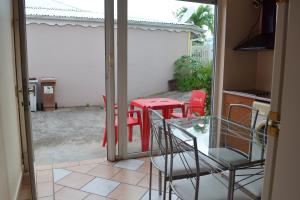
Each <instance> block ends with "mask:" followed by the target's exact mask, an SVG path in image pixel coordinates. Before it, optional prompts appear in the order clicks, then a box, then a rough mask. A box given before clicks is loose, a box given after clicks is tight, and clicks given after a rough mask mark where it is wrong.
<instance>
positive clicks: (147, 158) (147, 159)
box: [137, 157, 150, 162]
mask: <svg viewBox="0 0 300 200" xmlns="http://www.w3.org/2000/svg"><path fill="white" fill-rule="evenodd" d="M137 159H139V160H142V161H145V162H150V157H142V158H137Z"/></svg>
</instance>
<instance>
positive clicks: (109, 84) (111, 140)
mask: <svg viewBox="0 0 300 200" xmlns="http://www.w3.org/2000/svg"><path fill="white" fill-rule="evenodd" d="M104 8H105V9H104V12H105V17H104V23H105V26H104V27H105V93H106V133H107V159H108V160H109V161H115V160H116V148H115V145H116V144H115V108H114V107H115V55H114V0H105V1H104Z"/></svg>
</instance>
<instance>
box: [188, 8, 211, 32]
mask: <svg viewBox="0 0 300 200" xmlns="http://www.w3.org/2000/svg"><path fill="white" fill-rule="evenodd" d="M187 22H191V23H193V24H194V25H196V26H199V27H200V28H204V26H207V27H208V29H209V30H210V31H211V32H213V31H214V14H213V12H212V8H211V7H210V6H208V5H205V6H204V5H201V6H199V7H198V9H197V10H196V11H195V12H194V13H193V14H192V15H191V17H190V18H189V19H188V20H187Z"/></svg>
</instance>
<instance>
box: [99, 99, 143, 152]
mask: <svg viewBox="0 0 300 200" xmlns="http://www.w3.org/2000/svg"><path fill="white" fill-rule="evenodd" d="M102 97H103V101H104V107H105V109H104V110H105V114H106V96H104V95H102ZM114 108H115V111H117V110H118V106H117V105H115V106H114ZM134 114H136V117H134ZM117 116H118V113H116V112H115V134H116V143H117V142H118V135H119V134H118V118H117ZM105 120H106V116H105ZM137 125H139V126H140V131H141V133H142V117H141V113H140V111H138V110H129V111H128V113H127V126H128V139H129V141H130V142H132V132H133V126H137ZM106 143H107V131H106V121H105V128H104V137H103V142H102V146H103V147H104V146H105V145H106Z"/></svg>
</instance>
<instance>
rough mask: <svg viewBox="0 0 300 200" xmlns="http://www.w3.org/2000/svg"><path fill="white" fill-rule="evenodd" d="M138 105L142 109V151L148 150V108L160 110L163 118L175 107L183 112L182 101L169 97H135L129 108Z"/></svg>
mask: <svg viewBox="0 0 300 200" xmlns="http://www.w3.org/2000/svg"><path fill="white" fill-rule="evenodd" d="M134 107H138V108H141V109H142V115H143V117H142V118H143V133H142V138H141V141H142V151H148V150H149V139H150V125H149V114H148V110H149V108H150V109H153V110H162V115H163V117H164V118H165V119H169V118H170V111H171V110H173V109H175V108H181V110H182V113H185V107H184V102H181V101H177V100H174V99H170V98H146V99H135V100H133V101H131V103H130V108H131V109H134Z"/></svg>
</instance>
